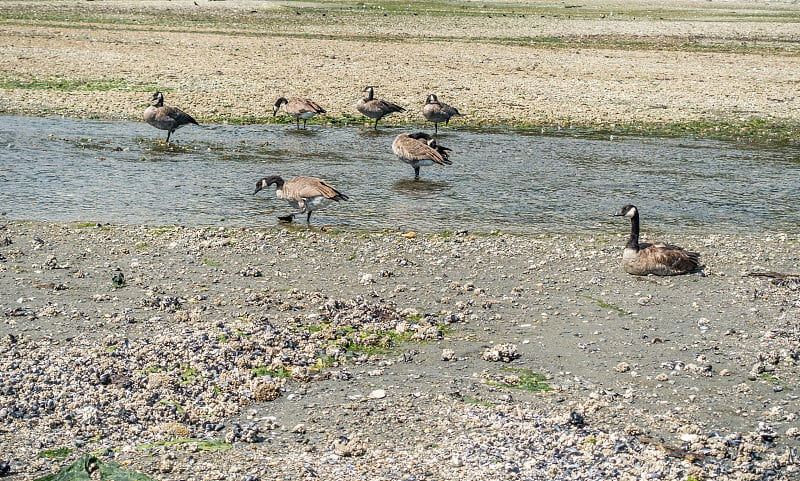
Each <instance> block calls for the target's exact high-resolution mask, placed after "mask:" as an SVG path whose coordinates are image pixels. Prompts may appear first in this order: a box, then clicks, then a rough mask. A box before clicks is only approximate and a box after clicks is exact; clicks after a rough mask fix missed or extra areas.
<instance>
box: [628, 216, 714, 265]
mask: <svg viewBox="0 0 800 481" xmlns="http://www.w3.org/2000/svg"><path fill="white" fill-rule="evenodd" d="M613 215H615V216H624V217H628V218H629V219H630V220H631V235H630V237H629V238H628V243H627V244H625V250H624V251H623V253H622V267H623V269H625V272H627V273H628V274H633V275H636V276H646V275H648V274H653V275H656V276H674V275H678V274H686V273H689V272H692V271H694V270H695V269H697V268H698V267H699V266H700V254H698V253H697V252H690V251H687V250H684V249H683V248H681V247H678V246H674V245H669V244H664V243H663V242H655V243H652V244H645V243H642V244H640V243H639V210H638V209H637V208H636V206H633V205H626V206H623V207H622V208H621V209H620V210H619V212H616V213H615V214H613Z"/></svg>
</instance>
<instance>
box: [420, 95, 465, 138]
mask: <svg viewBox="0 0 800 481" xmlns="http://www.w3.org/2000/svg"><path fill="white" fill-rule="evenodd" d="M422 116H423V117H425V120H427V121H429V122H433V128H434V133H437V134H438V133H439V123H441V122H444V124H445V125H447V124H448V123H449V122H450V117H461V116H462V115H461V112H459V111H458V109H457V108H455V107H453V106H452V105H448V104H446V103H444V102H439V99H438V98H437V97H436V95H435V94H430V95H428V98H427V99H425V106H424V107H422Z"/></svg>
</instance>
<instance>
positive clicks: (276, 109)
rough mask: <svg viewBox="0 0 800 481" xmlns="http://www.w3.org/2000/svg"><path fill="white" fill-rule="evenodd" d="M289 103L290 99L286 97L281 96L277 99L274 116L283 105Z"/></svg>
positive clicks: (273, 110)
mask: <svg viewBox="0 0 800 481" xmlns="http://www.w3.org/2000/svg"><path fill="white" fill-rule="evenodd" d="M287 103H289V101H288V100H286V97H281V98H279V99H278V100H276V101H275V105H274V106H273V107H272V116H273V117H274V116H275V114H277V113H278V110H279V109H280V108H281V105H283V104H287Z"/></svg>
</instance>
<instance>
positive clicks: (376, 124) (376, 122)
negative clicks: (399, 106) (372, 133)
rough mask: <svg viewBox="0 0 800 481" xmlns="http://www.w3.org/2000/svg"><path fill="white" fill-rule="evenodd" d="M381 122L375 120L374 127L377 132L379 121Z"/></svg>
mask: <svg viewBox="0 0 800 481" xmlns="http://www.w3.org/2000/svg"><path fill="white" fill-rule="evenodd" d="M379 120H380V119H375V127H373V128H374V129H375V130H378V121H379Z"/></svg>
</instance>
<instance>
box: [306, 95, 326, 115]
mask: <svg viewBox="0 0 800 481" xmlns="http://www.w3.org/2000/svg"><path fill="white" fill-rule="evenodd" d="M303 103H304V104H305V108H306V109H308V110H313V111H314V112H316V113H318V114H324V113H327V112H326V110H325V109H323V108H322V106H321V105H320V104H318V103H316V102H314V101H313V100H311V99H303Z"/></svg>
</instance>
